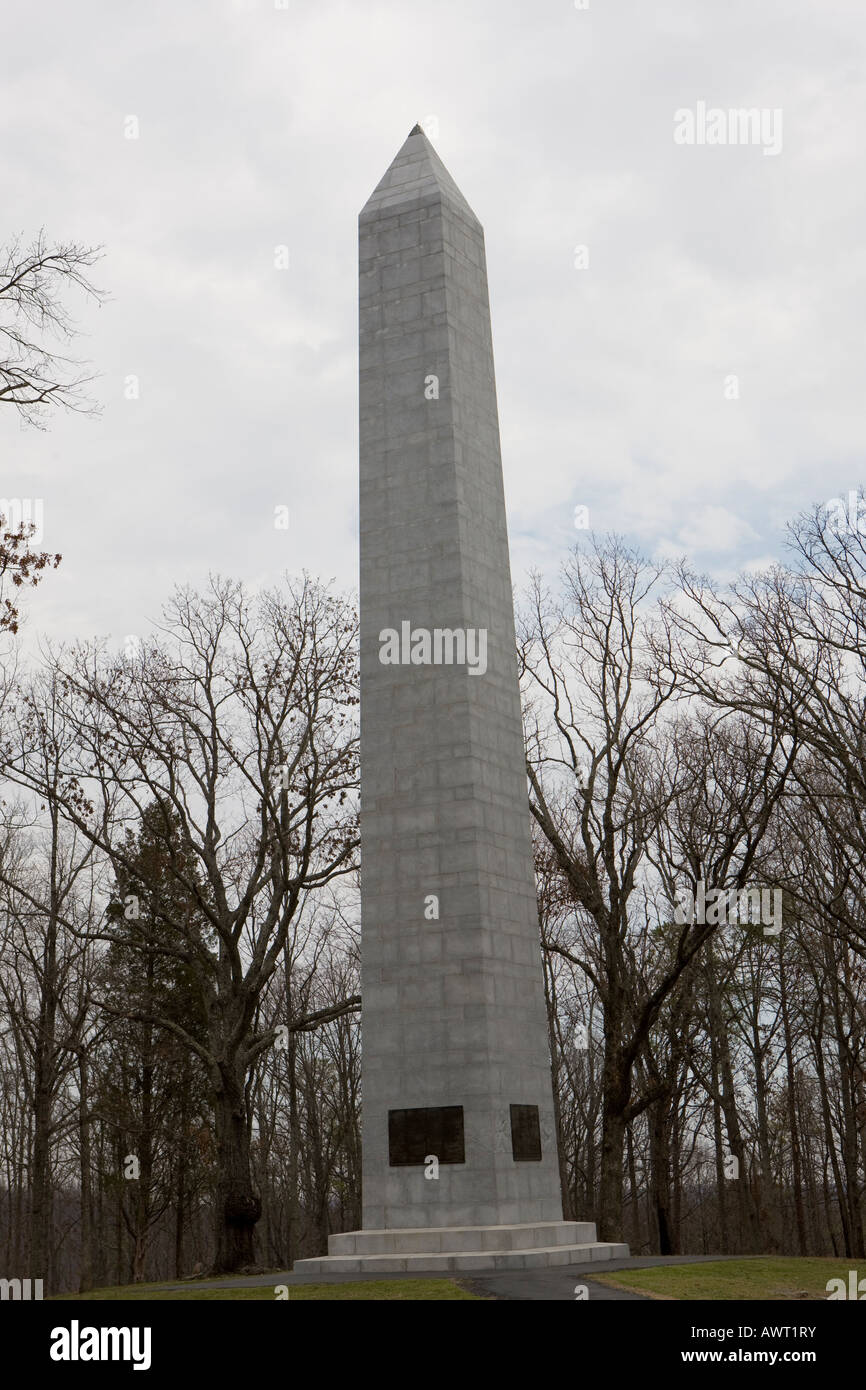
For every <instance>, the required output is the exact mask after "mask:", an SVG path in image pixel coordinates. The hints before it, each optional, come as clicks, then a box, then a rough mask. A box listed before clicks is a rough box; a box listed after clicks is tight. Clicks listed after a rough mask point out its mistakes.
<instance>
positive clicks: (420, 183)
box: [361, 125, 480, 225]
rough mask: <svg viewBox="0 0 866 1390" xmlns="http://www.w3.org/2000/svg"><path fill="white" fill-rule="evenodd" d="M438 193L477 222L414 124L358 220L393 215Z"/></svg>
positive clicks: (440, 197) (455, 185)
mask: <svg viewBox="0 0 866 1390" xmlns="http://www.w3.org/2000/svg"><path fill="white" fill-rule="evenodd" d="M437 197H438V198H439V199H441V200H442V201H443V202H447V203H450V204H452V206H454V207H457V208H459V210H460V211H461V213H462V214H463V216H464V217H466V218H467V219H468V220H469V221H470V222H473V223H478V218H477V217H476V216H475V213H474V212H473V211H472V209H471V207H470V206H469V204H468V203H467V201H466V199H465V198H464V197H463V194H462V193H461V192H460V189H459V188H458V187H457V184H456V183H455V182H454V180H453V178H452V177H451V175H450V174H449V172H448V170H447V169H446V168H445V165H444V164H443V163H442V160H441V159H440V158H439V156H438V154H437V153H436V151H435V150H434V148H433V146H432V145H431V144H430V141H429V140H428V139H427V136H426V135H425V133H424V131H423V130H422V129H421V126H420V125H416V126H413V128H412V130H411V131H410V132H409V134H408V136H407V137H406V139H405V140H404V142H403V144H402V145H401V146H400V149H399V150H398V151H397V153H396V155H395V156H394V158H393V160H392V161H391V163H390V164H389V166H388V168H387V169H386V170H385V173H384V174H383V176H382V178H381V179H380V180H379V182H378V183H377V184H376V187H375V188H374V189H373V192H372V193H371V194H370V197H369V198H368V199H367V201H366V203H365V204H364V207H363V208H362V209H361V220H362V221H367V220H368V219H369V218H371V217H375V216H377V215H378V214H379V213H383V214H389V215H392V216H393V214H394V212H395V211H399V210H400V208H401V206H403V205H405V206H406V207H409V206H411V205H412V204H413V203H419V202H427V201H430V200H431V199H433V198H437ZM478 225H480V223H479V224H478Z"/></svg>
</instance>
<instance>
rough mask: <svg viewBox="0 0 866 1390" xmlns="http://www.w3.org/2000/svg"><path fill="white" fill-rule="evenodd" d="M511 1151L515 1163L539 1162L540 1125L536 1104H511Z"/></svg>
mask: <svg viewBox="0 0 866 1390" xmlns="http://www.w3.org/2000/svg"><path fill="white" fill-rule="evenodd" d="M511 1153H512V1156H513V1158H514V1161H515V1163H540V1162H541V1126H540V1125H539V1123H538V1106H537V1105H512V1107H511Z"/></svg>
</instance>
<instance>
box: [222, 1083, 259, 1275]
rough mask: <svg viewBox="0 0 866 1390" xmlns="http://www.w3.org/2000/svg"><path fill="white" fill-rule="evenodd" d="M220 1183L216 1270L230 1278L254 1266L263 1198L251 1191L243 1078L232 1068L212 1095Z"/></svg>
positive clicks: (248, 1138) (248, 1139)
mask: <svg viewBox="0 0 866 1390" xmlns="http://www.w3.org/2000/svg"><path fill="white" fill-rule="evenodd" d="M214 1120H215V1128H216V1147H217V1165H218V1174H219V1177H218V1180H217V1190H216V1204H215V1209H214V1218H215V1230H214V1235H215V1238H216V1240H215V1243H216V1257H215V1260H214V1271H215V1273H217V1274H231V1273H232V1272H233V1271H234V1270H236V1269H242V1268H243V1267H244V1266H246V1265H251V1264H253V1262H254V1260H253V1254H254V1234H255V1228H256V1222H257V1221H258V1219H259V1217H260V1216H261V1214H262V1204H261V1199H260V1197H259V1196H258V1194H257V1193H256V1192H255V1190H254V1188H253V1181H252V1166H251V1163H250V1136H249V1128H248V1125H247V1115H246V1104H245V1099H244V1084H243V1077H242V1076H239V1075H237V1074H236V1071H235V1068H234V1067H233V1066H232V1065H231V1064H228V1065H224V1066H223V1067H222V1068H221V1070H220V1084H219V1085H218V1087H217V1089H216V1094H215V1096H214Z"/></svg>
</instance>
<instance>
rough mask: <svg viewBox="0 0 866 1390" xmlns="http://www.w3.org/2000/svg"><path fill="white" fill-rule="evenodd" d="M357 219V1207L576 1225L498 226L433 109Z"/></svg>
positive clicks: (439, 1219)
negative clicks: (509, 510)
mask: <svg viewBox="0 0 866 1390" xmlns="http://www.w3.org/2000/svg"><path fill="white" fill-rule="evenodd" d="M359 225H360V535H361V589H360V595H361V841H362V878H361V893H362V994H363V1034H362V1036H363V1063H362V1067H363V1100H362V1103H363V1224H364V1228H365V1229H370V1228H375V1229H379V1230H382V1229H390V1228H406V1227H449V1226H480V1225H502V1224H507V1223H512V1224H513V1223H524V1222H526V1223H529V1222H539V1221H542V1222H551V1221H555V1222H558V1221H561V1219H562V1202H561V1195H560V1183H559V1171H558V1162H557V1155H556V1139H555V1127H554V1118H553V1097H552V1087H551V1075H550V1057H549V1047H548V1034H547V1019H546V1012H545V1004H544V993H543V977H542V964H541V955H540V949H539V944H538V917H537V907H536V898H535V884H534V875H533V864H532V848H531V837H530V816H529V809H528V801H527V787H526V772H525V758H524V747H523V732H522V725H521V713H520V695H519V689H518V680H517V669H516V659H515V641H514V616H513V606H512V589H511V574H510V565H509V558H508V539H507V533H506V523H505V505H504V498H503V486H502V465H501V458H500V447H499V426H498V417H497V407H496V388H495V381H494V372H493V349H492V339H491V328H490V311H489V304H488V295H487V274H486V263H485V254H484V236H483V232H482V229H481V226H480V223H479V222H478V220H477V218H476V217H475V215H474V214H473V213H472V211H471V209H470V208H469V206H468V205H467V203H466V202H465V200H464V198H463V197H462V195H461V194H460V192H459V190H458V189H457V187H456V186H455V184H454V183H453V180H452V179H451V178H450V176H449V174H448V173H447V171H446V170H445V168H444V166H443V165H442V163H441V161H440V160H439V158H438V156H437V155H436V153H435V151H434V150H433V149H432V147H431V145H430V144H429V142H428V141H427V138H426V136H425V135H424V134H423V133H422V132H421V131H420V130H419V129H418V128H417V127H416V129H415V131H413V132H412V134H411V135H410V136H409V138H408V140H407V141H406V142H405V144H404V145H403V147H402V149H401V150H400V152H399V154H398V155H397V157H396V159H395V160H394V162H393V164H392V165H391V167H390V168H389V170H388V172H387V173H386V175H385V177H384V178H383V180H382V181H381V183H380V184H379V185H378V187H377V189H376V190H375V192H374V193H373V195H372V197H371V198H370V200H369V202H368V203H367V205H366V206H365V208H364V210H363V212H362V213H361V216H360V219H359ZM433 1160H435V1162H433ZM437 1167H438V1176H437V1175H436V1169H437Z"/></svg>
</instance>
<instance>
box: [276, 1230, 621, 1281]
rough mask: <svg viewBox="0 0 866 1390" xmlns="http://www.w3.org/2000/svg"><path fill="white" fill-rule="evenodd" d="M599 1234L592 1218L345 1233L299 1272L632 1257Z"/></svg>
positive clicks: (434, 1269)
mask: <svg viewBox="0 0 866 1390" xmlns="http://www.w3.org/2000/svg"><path fill="white" fill-rule="evenodd" d="M595 1234H596V1233H595V1226H594V1225H593V1224H592V1222H591V1221H540V1222H534V1223H531V1224H527V1225H516V1226H430V1227H419V1228H417V1229H404V1230H399V1229H395V1230H387V1231H345V1232H343V1233H342V1234H340V1235H336V1236H330V1237H329V1239H328V1254H327V1255H319V1256H318V1257H316V1258H314V1259H309V1260H297V1261H296V1262H295V1266H294V1272H295V1273H296V1274H374V1273H380V1274H407V1273H412V1272H415V1271H417V1272H418V1273H422V1272H424V1273H450V1272H452V1271H455V1270H464V1271H468V1270H481V1269H541V1268H544V1267H546V1266H548V1265H570V1264H586V1263H588V1262H589V1261H590V1260H619V1259H626V1258H627V1257H628V1246H627V1245H619V1244H607V1243H605V1242H603V1241H597V1240H596V1238H595Z"/></svg>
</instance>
